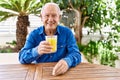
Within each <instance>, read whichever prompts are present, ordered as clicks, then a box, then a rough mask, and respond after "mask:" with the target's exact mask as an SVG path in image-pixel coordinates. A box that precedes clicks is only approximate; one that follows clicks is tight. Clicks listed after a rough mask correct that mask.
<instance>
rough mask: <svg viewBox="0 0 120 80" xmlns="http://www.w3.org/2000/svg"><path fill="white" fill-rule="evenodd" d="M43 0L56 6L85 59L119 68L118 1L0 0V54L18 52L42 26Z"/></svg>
mask: <svg viewBox="0 0 120 80" xmlns="http://www.w3.org/2000/svg"><path fill="white" fill-rule="evenodd" d="M47 2H55V3H57V4H58V5H59V6H60V9H61V14H62V18H61V20H60V24H61V25H65V26H66V27H69V28H71V30H72V31H73V33H74V35H75V38H76V40H77V44H78V47H79V49H80V52H81V54H82V55H83V57H84V59H85V60H86V61H87V62H90V63H94V64H101V65H107V66H112V67H116V68H120V33H119V32H120V0H0V54H2V55H3V54H8V55H9V54H12V53H16V54H18V51H19V50H20V49H21V48H22V47H23V45H24V43H25V40H26V37H27V35H28V34H29V32H31V31H32V30H33V29H35V28H37V27H39V26H41V25H42V22H41V19H40V16H39V15H40V11H41V7H42V6H43V5H44V4H45V3H47ZM84 59H83V60H84ZM83 62H84V61H83Z"/></svg>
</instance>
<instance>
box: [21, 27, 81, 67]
mask: <svg viewBox="0 0 120 80" xmlns="http://www.w3.org/2000/svg"><path fill="white" fill-rule="evenodd" d="M55 35H57V37H58V39H57V51H56V52H55V53H51V54H43V55H40V54H38V52H37V47H38V45H39V43H40V42H41V41H44V40H45V36H46V34H45V32H44V26H41V27H39V28H37V29H35V30H33V31H32V32H31V33H30V34H29V35H28V38H27V40H26V42H25V45H24V47H23V48H22V49H21V51H20V52H19V61H20V62H21V63H22V64H29V63H32V62H34V63H41V62H58V61H59V60H61V59H64V60H65V61H66V62H67V64H68V66H69V67H73V66H76V65H77V64H79V63H80V62H81V54H80V51H79V49H78V46H77V44H76V39H75V37H74V35H73V33H72V31H71V30H70V29H69V28H67V27H64V26H60V25H58V26H57V30H56V33H55Z"/></svg>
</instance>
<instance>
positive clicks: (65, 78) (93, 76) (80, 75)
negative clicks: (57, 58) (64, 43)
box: [0, 63, 120, 80]
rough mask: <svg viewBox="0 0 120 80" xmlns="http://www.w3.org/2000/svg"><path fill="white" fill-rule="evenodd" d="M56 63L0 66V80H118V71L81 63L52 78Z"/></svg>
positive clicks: (119, 74)
mask: <svg viewBox="0 0 120 80" xmlns="http://www.w3.org/2000/svg"><path fill="white" fill-rule="evenodd" d="M55 64H56V63H40V64H28V65H22V64H8V65H0V80H120V69H115V68H112V67H108V66H103V65H97V64H90V63H81V64H79V65H78V66H76V67H74V68H71V69H70V70H69V71H68V72H67V73H65V74H64V75H60V76H52V75H51V74H52V69H53V67H54V65H55Z"/></svg>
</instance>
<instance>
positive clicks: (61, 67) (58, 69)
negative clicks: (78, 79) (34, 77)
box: [52, 60, 68, 76]
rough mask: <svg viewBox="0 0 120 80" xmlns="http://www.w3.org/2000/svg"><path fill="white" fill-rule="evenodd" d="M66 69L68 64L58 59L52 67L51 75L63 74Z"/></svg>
mask: <svg viewBox="0 0 120 80" xmlns="http://www.w3.org/2000/svg"><path fill="white" fill-rule="evenodd" d="M67 70H68V65H67V63H66V61H64V60H60V61H59V62H58V63H57V64H56V65H55V67H54V68H53V73H52V75H54V76H56V75H60V74H64V73H65V72H66V71H67Z"/></svg>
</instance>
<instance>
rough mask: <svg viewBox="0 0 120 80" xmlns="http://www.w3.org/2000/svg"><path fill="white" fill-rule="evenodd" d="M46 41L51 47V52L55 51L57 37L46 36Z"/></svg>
mask: <svg viewBox="0 0 120 80" xmlns="http://www.w3.org/2000/svg"><path fill="white" fill-rule="evenodd" d="M46 41H48V42H49V43H50V45H51V46H52V47H53V48H52V52H56V51H57V36H46Z"/></svg>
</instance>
